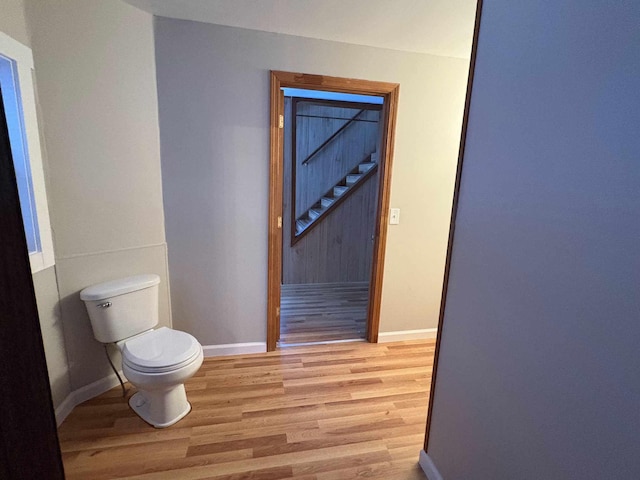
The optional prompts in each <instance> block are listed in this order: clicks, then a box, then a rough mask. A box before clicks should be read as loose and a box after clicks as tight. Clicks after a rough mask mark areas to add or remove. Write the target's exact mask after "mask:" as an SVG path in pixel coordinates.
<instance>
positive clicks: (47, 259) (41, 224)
mask: <svg viewBox="0 0 640 480" xmlns="http://www.w3.org/2000/svg"><path fill="white" fill-rule="evenodd" d="M0 54H2V55H3V56H5V57H7V58H9V59H11V60H13V61H14V62H15V66H16V70H17V73H18V85H19V91H20V98H19V99H20V102H21V103H22V116H23V123H24V129H25V131H24V136H25V138H26V143H27V145H26V147H27V151H28V156H29V172H30V174H31V183H32V187H33V199H34V204H35V205H34V208H35V211H36V217H37V222H36V227H37V228H38V233H39V236H40V250H39V251H37V252H34V253H30V254H29V262H30V264H31V273H32V274H34V273H36V272H39V271H41V270H45V269H47V268H50V267H52V266H53V265H55V257H54V252H53V239H52V232H51V221H50V219H49V206H48V203H47V190H46V186H45V177H44V166H43V161H42V149H41V146H40V129H39V127H38V115H37V111H36V93H35V86H34V83H35V81H34V69H33V53H32V51H31V49H30V48H29V47H27V46H26V45H23V44H22V43H20V42H18V41H16V40H14V39H13V38H11V37H10V36H8V35H7V34H5V33H3V32H0Z"/></svg>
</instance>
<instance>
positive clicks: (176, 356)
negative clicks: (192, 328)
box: [122, 327, 202, 373]
mask: <svg viewBox="0 0 640 480" xmlns="http://www.w3.org/2000/svg"><path fill="white" fill-rule="evenodd" d="M201 351H202V347H201V346H200V344H199V343H198V341H197V340H196V339H195V338H194V337H193V336H191V335H189V334H188V333H185V332H180V331H178V330H172V329H170V328H167V327H161V328H159V329H157V330H152V331H150V332H148V333H145V334H143V335H139V336H137V337H135V338H133V339H131V340H129V341H127V342H125V344H124V347H123V348H122V361H123V363H125V364H126V365H127V366H128V367H129V368H131V369H132V370H136V371H138V372H143V373H163V372H170V371H173V370H177V369H179V368H182V367H184V366H185V365H188V364H190V363H191V362H193V361H194V360H195V359H196V358H197V357H198V355H199V354H200V352H201Z"/></svg>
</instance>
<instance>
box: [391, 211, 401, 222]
mask: <svg viewBox="0 0 640 480" xmlns="http://www.w3.org/2000/svg"><path fill="white" fill-rule="evenodd" d="M399 223H400V209H399V208H392V209H391V210H390V214H389V225H398V224H399Z"/></svg>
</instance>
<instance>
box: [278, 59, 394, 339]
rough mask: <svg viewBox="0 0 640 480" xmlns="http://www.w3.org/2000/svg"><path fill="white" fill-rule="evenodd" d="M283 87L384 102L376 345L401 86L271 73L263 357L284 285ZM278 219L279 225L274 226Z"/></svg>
mask: <svg viewBox="0 0 640 480" xmlns="http://www.w3.org/2000/svg"><path fill="white" fill-rule="evenodd" d="M283 87H295V88H305V89H310V90H325V91H331V92H342V93H355V94H364V95H379V96H382V97H383V98H384V104H383V109H382V133H383V134H382V136H381V137H382V138H381V146H380V166H379V170H378V175H379V178H380V181H379V193H378V205H377V215H376V224H375V230H374V232H375V233H374V245H373V262H372V269H371V270H372V271H371V282H370V294H369V307H368V313H367V340H368V341H369V342H371V343H376V342H377V341H378V329H379V325H380V302H381V292H382V277H383V269H384V256H385V248H386V236H387V217H388V212H389V200H390V185H391V166H392V161H393V146H394V140H395V124H396V116H397V110H398V95H399V91H400V85H399V84H397V83H389V82H375V81H370V80H358V79H351V78H340V77H330V76H324V75H311V74H304V73H293V72H281V71H271V124H270V163H269V166H270V168H269V234H268V238H269V247H268V255H269V258H268V274H267V275H268V280H267V282H268V286H267V351H273V350H275V349H276V344H277V341H278V336H279V333H280V318H279V306H280V305H279V304H280V284H281V281H282V228H281V227H282V214H283V206H282V204H283V183H284V174H283V170H284V167H283V165H284V162H283V145H284V141H283V136H284V135H283V131H284V129H282V128H280V118H284V97H283V94H282V88H283ZM279 218H280V220H278V219H279Z"/></svg>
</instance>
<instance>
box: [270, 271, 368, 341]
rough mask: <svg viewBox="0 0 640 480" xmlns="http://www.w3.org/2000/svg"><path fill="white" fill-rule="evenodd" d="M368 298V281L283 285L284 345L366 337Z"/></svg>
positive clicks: (281, 319)
mask: <svg viewBox="0 0 640 480" xmlns="http://www.w3.org/2000/svg"><path fill="white" fill-rule="evenodd" d="M368 301H369V284H368V283H367V282H359V283H309V284H299V285H296V284H292V285H283V286H282V293H281V304H280V345H281V346H286V345H291V344H294V345H295V344H301V343H319V342H327V341H335V340H357V339H363V338H365V335H366V329H367V304H368Z"/></svg>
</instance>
